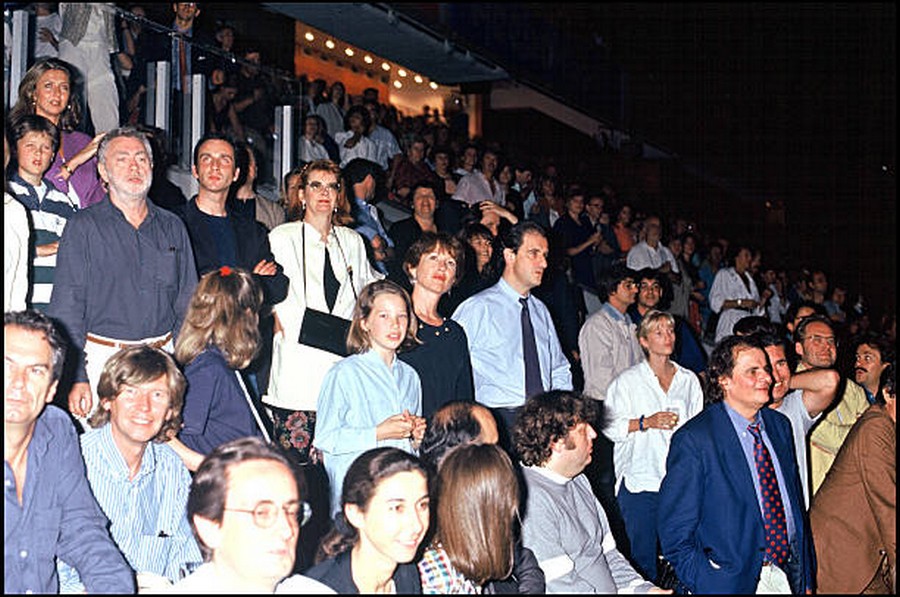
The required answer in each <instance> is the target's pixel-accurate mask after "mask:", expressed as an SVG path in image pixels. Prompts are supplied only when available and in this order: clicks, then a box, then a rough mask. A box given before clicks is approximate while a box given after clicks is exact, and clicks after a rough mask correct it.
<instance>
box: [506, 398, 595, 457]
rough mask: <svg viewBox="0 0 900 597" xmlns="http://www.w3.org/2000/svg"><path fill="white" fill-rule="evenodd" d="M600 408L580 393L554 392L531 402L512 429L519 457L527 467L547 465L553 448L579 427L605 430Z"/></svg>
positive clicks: (528, 401) (522, 411)
mask: <svg viewBox="0 0 900 597" xmlns="http://www.w3.org/2000/svg"><path fill="white" fill-rule="evenodd" d="M600 407H601V405H600V404H599V403H597V402H596V401H594V400H592V399H590V398H586V397H584V396H583V395H582V394H581V393H579V392H570V391H565V390H553V391H551V392H544V393H543V394H538V395H536V396H533V397H531V398H529V399H528V400H527V401H526V402H525V406H523V407H522V410H521V412H520V413H519V416H518V418H517V419H516V424H515V426H514V427H513V443H514V445H515V447H516V453H517V454H518V455H519V459H520V460H521V461H522V464H524V465H525V466H540V465H542V464H544V463H545V462H547V460H549V458H550V454H551V452H552V450H551V445H552V444H553V443H554V442H556V441H558V440H561V439H565V438H566V437H567V436H568V435H569V431H570V430H571V429H572V428H573V427H575V426H576V425H577V424H578V423H582V422H585V423H590V424H591V425H596V426H599V427H601V428H602V421H601V420H600V414H601V410H600Z"/></svg>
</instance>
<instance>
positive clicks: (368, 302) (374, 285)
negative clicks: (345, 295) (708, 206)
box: [347, 280, 419, 354]
mask: <svg viewBox="0 0 900 597" xmlns="http://www.w3.org/2000/svg"><path fill="white" fill-rule="evenodd" d="M382 294H393V295H395V296H399V297H401V298H402V299H403V303H404V304H405V305H406V313H407V315H408V317H409V322H408V325H407V326H406V337H405V338H404V339H403V343H402V344H401V345H400V346H401V348H410V347H412V346H415V345H416V344H418V343H419V341H418V340H417V339H416V332H417V331H418V329H419V323H418V320H417V319H416V313H415V311H414V310H413V305H412V299H411V298H409V294H408V293H407V292H406V291H405V290H404V289H403V288H401V287H400V286H398V285H397V283H396V282H391V281H390V280H376V281H375V282H371V283H369V284H367V285H366V286H365V287H364V288H363V289H362V290H361V291H360V293H359V298H358V299H356V306H355V307H354V308H353V319H352V321H351V322H350V331H348V332H347V350H348V351H349V352H353V353H357V354H359V353H362V352H366V351H367V350H369V348H371V345H372V342H371V340H370V338H369V332H367V331H366V330H364V329H363V327H362V322H363V320H365V319H368V317H369V315H370V314H371V313H372V307H373V306H374V305H375V299H376V298H378V296H379V295H382Z"/></svg>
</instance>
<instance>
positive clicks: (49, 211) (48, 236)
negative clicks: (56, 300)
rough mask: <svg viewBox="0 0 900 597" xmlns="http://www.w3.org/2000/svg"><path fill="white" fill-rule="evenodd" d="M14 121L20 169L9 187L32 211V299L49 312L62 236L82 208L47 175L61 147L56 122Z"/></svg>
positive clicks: (32, 116) (36, 118)
mask: <svg viewBox="0 0 900 597" xmlns="http://www.w3.org/2000/svg"><path fill="white" fill-rule="evenodd" d="M10 124H11V130H10V134H11V136H12V140H13V142H15V144H16V162H17V165H18V168H17V170H16V172H14V173H13V174H12V176H11V177H10V179H9V189H10V191H12V193H13V195H14V196H15V197H16V199H18V201H19V202H20V203H21V204H22V205H23V206H24V207H25V208H26V209H28V211H29V213H30V214H31V227H32V230H33V231H34V245H35V246H34V250H33V251H32V252H31V253H32V258H31V273H32V284H31V295H30V296H29V297H28V301H29V304H31V305H32V307H33V308H35V309H38V310H39V311H46V310H47V307H48V306H49V304H50V295H51V293H52V292H53V277H54V270H55V269H56V253H57V250H58V248H59V239H60V238H61V237H62V233H63V230H64V229H65V227H66V222H67V221H68V220H69V218H71V217H72V216H73V215H74V214H75V212H76V211H77V210H78V204H77V203H76V202H75V201H73V200H72V199H71V198H70V197H69V196H67V195H65V194H63V193H61V192H59V191H58V190H56V189H55V188H54V187H53V185H51V184H50V181H48V180H46V179H45V178H44V173H45V172H46V171H47V169H48V168H49V167H50V162H51V161H52V160H53V156H54V154H55V153H56V148H57V147H58V146H59V131H58V129H57V128H56V127H55V126H53V123H51V122H50V121H49V120H47V119H46V118H43V117H41V116H37V115H35V114H27V115H25V116H23V117H22V118H20V119H19V120H17V121H15V122H13V123H10Z"/></svg>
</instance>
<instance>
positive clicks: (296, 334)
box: [263, 160, 382, 558]
mask: <svg viewBox="0 0 900 597" xmlns="http://www.w3.org/2000/svg"><path fill="white" fill-rule="evenodd" d="M299 178H300V180H299V190H298V191H297V193H296V194H288V196H287V199H288V205H287V213H288V220H289V221H288V222H286V223H284V224H281V225H280V226H277V227H275V228H274V229H273V230H272V231H271V232H270V233H269V243H270V244H271V247H272V253H273V254H274V255H275V259H276V261H277V262H278V263H280V264H281V265H282V267H284V273H285V275H287V277H288V278H289V279H290V285H289V287H288V294H287V298H285V300H284V301H282V302H281V303H278V304H277V305H275V306H274V307H273V311H274V313H275V333H274V338H273V340H272V368H271V373H270V375H269V386H268V394H266V396H264V397H263V402H265V403H266V404H267V405H268V406H269V409H270V411H271V412H272V419H273V425H274V435H273V438H272V439H273V440H274V441H275V442H276V443H278V444H279V445H281V446H282V447H283V448H285V449H286V450H288V452H289V454H290V456H291V458H292V460H293V461H294V462H295V463H296V464H298V465H299V466H302V467H304V475H305V476H306V478H307V486H308V487H310V490H311V491H312V492H313V493H311V495H310V502H311V503H312V505H313V508H314V511H315V513H316V516H315V517H314V520H313V523H312V524H311V529H310V532H308V533H307V534H306V536H305V538H304V540H302V541H301V544H302V546H303V550H304V551H303V553H304V555H305V556H308V557H310V558H311V557H312V550H313V549H315V545H316V543H315V541H314V540H318V536H317V533H319V532H323V531H324V528H323V527H320V526H319V525H320V524H321V525H327V523H328V520H327V513H328V505H327V504H328V491H327V483H326V482H325V479H326V477H325V473H324V471H323V470H322V468H321V465H320V464H319V455H318V453H317V452H316V450H314V449H313V447H312V446H313V437H314V435H315V424H316V410H317V402H318V397H319V389H320V387H321V385H322V381H323V379H324V378H325V374H326V373H327V372H328V370H329V369H330V368H331V366H332V365H333V364H335V363H336V362H338V361H339V360H340V359H341V358H342V356H343V355H342V354H337V353H335V352H329V351H328V350H325V349H323V348H316V347H315V346H313V345H311V344H308V343H301V342H300V331H301V328H302V327H303V322H304V318H305V317H306V311H307V309H310V310H315V311H318V312H319V315H321V314H322V313H327V314H330V315H333V316H335V317H339V318H342V319H345V320H348V321H349V319H350V317H351V315H352V314H353V306H354V305H355V304H356V297H357V295H358V294H359V291H360V290H362V288H363V287H364V286H365V285H366V284H368V283H369V282H372V281H374V280H378V279H380V278H381V277H382V276H381V274H378V273H377V272H375V270H374V269H372V267H371V265H370V263H369V260H368V258H367V256H366V248H365V244H364V242H363V238H362V236H360V235H359V234H358V233H357V232H356V231H354V230H352V229H350V228H348V227H347V224H348V223H349V222H350V221H351V218H350V204H349V203H348V201H347V197H346V194H345V190H344V188H343V187H342V185H341V169H340V167H338V165H337V164H336V163H334V162H332V161H330V160H316V161H314V162H310V163H309V164H307V165H306V166H305V167H304V168H303V169H302V170H301V171H300V174H299ZM293 217H297V218H298V219H296V220H294V221H290V220H292V218H293ZM311 318H312V315H310V321H312V319H311ZM309 324H310V322H307V325H309ZM307 329H308V328H307ZM338 342H339V343H341V344H343V342H344V339H338ZM323 485H326V487H322V486H323ZM315 488H321V489H320V491H318V492H316V490H315ZM320 514H321V515H322V516H323V517H324V518H320V517H319V515H320ZM306 537H309V538H310V541H309V542H307V541H306Z"/></svg>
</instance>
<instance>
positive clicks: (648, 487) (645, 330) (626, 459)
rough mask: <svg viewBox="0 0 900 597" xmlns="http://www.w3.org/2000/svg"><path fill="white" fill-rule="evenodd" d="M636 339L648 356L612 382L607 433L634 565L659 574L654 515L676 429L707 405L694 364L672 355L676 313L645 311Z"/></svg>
mask: <svg viewBox="0 0 900 597" xmlns="http://www.w3.org/2000/svg"><path fill="white" fill-rule="evenodd" d="M638 341H639V342H640V344H641V348H642V349H643V350H644V353H645V354H646V356H647V358H646V360H644V361H641V362H640V363H638V364H637V365H635V366H633V367H631V368H629V369H626V370H625V371H623V372H622V373H621V374H619V376H618V377H616V378H615V379H614V380H613V381H612V383H611V384H610V385H609V389H608V390H607V394H606V402H605V403H606V410H607V423H606V426H605V427H604V428H603V433H604V434H605V435H606V436H607V437H608V438H609V439H610V440H611V441H612V442H613V443H614V444H615V445H614V448H613V462H614V465H615V472H616V495H617V499H618V502H619V507H620V508H621V510H622V517H623V518H624V519H625V530H626V532H627V533H628V539H629V541H630V542H631V554H632V558H633V560H634V563H635V564H636V566H635V568H636V569H637V570H638V572H640V573H641V574H642V575H643V576H644V577H645V578H647V579H649V580H653V579H655V578H656V555H657V552H656V544H657V533H656V516H657V507H658V503H659V486H660V484H661V483H662V480H663V477H665V475H666V457H667V456H668V453H669V442H671V440H672V434H673V433H675V430H676V429H678V428H679V427H681V426H682V425H684V423H685V422H686V421H687V420H688V419H690V418H691V417H693V416H694V415H696V414H697V413H699V412H700V410H701V409H702V408H703V391H702V390H701V388H700V382H699V380H698V379H697V376H696V375H695V374H694V372H692V371H691V370H690V369H686V368H685V367H682V366H681V365H679V364H678V363H676V362H674V361H672V360H671V355H672V351H673V350H674V349H675V319H674V317H673V316H672V315H671V314H669V313H666V312H663V311H656V310H652V311H649V312H648V313H647V314H646V315H644V318H643V320H641V325H640V328H639V329H638Z"/></svg>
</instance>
